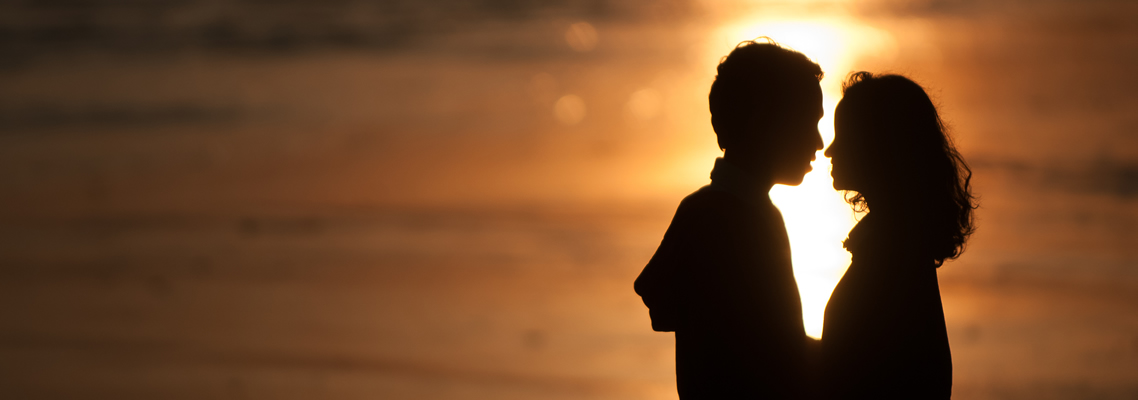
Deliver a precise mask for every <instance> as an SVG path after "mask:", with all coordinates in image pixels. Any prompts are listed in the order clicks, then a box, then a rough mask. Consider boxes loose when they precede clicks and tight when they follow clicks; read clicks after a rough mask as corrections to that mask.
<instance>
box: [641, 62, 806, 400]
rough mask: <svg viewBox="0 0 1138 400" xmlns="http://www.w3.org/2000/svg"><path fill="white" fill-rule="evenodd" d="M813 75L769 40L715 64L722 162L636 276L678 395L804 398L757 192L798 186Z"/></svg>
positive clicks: (774, 228)
mask: <svg viewBox="0 0 1138 400" xmlns="http://www.w3.org/2000/svg"><path fill="white" fill-rule="evenodd" d="M821 78H822V70H821V68H820V67H819V66H818V64H815V63H814V62H811V61H810V60H809V59H807V58H806V56H804V55H802V54H801V53H798V52H795V51H791V50H788V49H784V48H781V47H779V46H778V45H777V44H768V43H757V42H744V43H743V44H741V45H740V46H739V47H737V48H736V49H735V50H734V51H732V52H731V54H730V55H728V56H727V58H726V59H724V60H723V61H722V62H721V63H720V64H719V67H718V76H716V78H715V82H714V83H713V84H712V85H711V94H710V95H709V96H708V100H709V102H710V105H711V124H712V127H713V128H714V129H715V133H716V136H717V137H718V140H719V147H720V148H722V149H723V150H724V153H723V157H722V158H719V159H716V160H715V168H714V169H713V170H712V171H711V184H710V185H708V186H704V187H703V188H701V189H699V190H698V191H696V192H695V193H692V194H691V195H689V196H688V197H687V198H685V199H684V200H683V201H682V202H681V203H680V206H679V209H678V210H676V215H675V217H673V219H672V224H671V226H669V227H668V231H667V233H665V234H664V239H663V241H662V242H661V243H660V248H659V249H657V250H656V254H655V255H654V256H653V257H652V260H651V261H649V262H648V265H647V266H646V267H644V271H643V272H641V274H640V277H638V278H637V279H636V293H637V294H639V295H640V296H641V297H643V299H644V304H645V305H647V306H648V310H649V315H650V316H651V318H652V328H653V329H654V330H657V331H665V332H666V331H675V332H676V381H677V387H678V390H679V394H680V398H681V399H684V400H692V399H743V398H746V399H797V398H802V397H804V394H803V393H804V392H805V390H806V388H805V387H804V378H803V376H804V364H805V362H806V361H805V359H806V354H805V353H806V346H807V340H808V338H807V337H806V334H805V332H804V330H803V327H802V305H801V300H800V299H799V297H798V286H797V284H796V283H795V280H794V273H793V271H792V269H791V261H790V243H789V242H788V241H787V236H786V228H785V226H784V225H783V220H782V214H780V213H779V211H778V209H777V208H775V206H774V205H773V204H772V203H771V200H770V197H769V196H768V194H767V192H769V191H770V189H771V187H773V186H774V184H776V183H778V184H788V185H797V184H799V183H801V182H802V178H803V176H804V175H805V174H806V173H807V172H809V171H810V161H812V160H813V159H814V154H815V152H816V151H817V150H820V149H822V138H821V136H819V134H818V120H819V119H821V117H822V112H823V110H822V91H821V89H820V87H819V85H818V81H819V80H820V79H821Z"/></svg>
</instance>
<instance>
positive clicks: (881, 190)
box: [822, 72, 975, 399]
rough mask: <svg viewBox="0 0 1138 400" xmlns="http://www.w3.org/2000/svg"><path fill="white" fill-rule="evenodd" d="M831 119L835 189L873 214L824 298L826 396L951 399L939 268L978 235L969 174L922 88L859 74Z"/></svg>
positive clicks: (852, 237)
mask: <svg viewBox="0 0 1138 400" xmlns="http://www.w3.org/2000/svg"><path fill="white" fill-rule="evenodd" d="M843 91H844V97H843V98H842V101H841V102H840V103H838V107H837V110H836V112H835V114H834V128H835V137H834V142H833V143H832V144H831V145H830V147H829V148H828V149H827V150H826V156H827V157H830V158H831V159H832V162H833V170H832V175H833V177H834V188H835V189H838V190H847V191H849V192H848V194H847V200H849V202H850V203H851V204H852V205H853V206H854V207H856V208H860V209H862V210H866V209H868V211H869V214H867V215H866V216H865V217H864V218H862V220H861V221H860V222H859V223H858V224H857V226H856V227H854V229H853V230H852V231H850V234H849V238H848V239H846V241H845V246H846V249H848V250H849V251H850V253H851V254H852V255H853V261H852V263H851V264H850V268H849V270H847V271H846V274H845V276H843V277H842V280H841V282H839V283H838V286H837V287H836V288H835V289H834V292H833V294H832V295H831V296H830V302H829V304H827V305H826V316H825V324H824V330H823V333H822V365H823V368H822V377H823V382H824V383H825V385H826V387H827V388H828V389H827V398H828V399H947V398H949V397H950V395H951V393H952V357H951V354H950V352H949V345H948V336H947V334H946V332H945V325H944V311H943V310H942V308H941V301H940V289H939V287H938V285H937V275H936V271H937V268H938V267H940V265H941V264H942V263H943V262H944V260H945V259H949V258H955V257H957V256H959V255H960V252H961V250H962V248H963V245H964V241H965V240H966V239H967V237H968V235H970V234H971V233H972V231H973V225H972V210H973V209H974V208H975V206H974V203H973V198H972V195H971V193H970V187H969V181H970V179H971V176H972V173H971V171H970V170H969V169H968V166H967V165H966V164H965V163H964V159H963V158H962V157H961V156H960V154H959V153H957V151H956V149H955V148H954V147H953V145H952V142H951V140H950V139H949V137H948V136H947V134H946V133H945V128H944V124H943V123H942V122H941V120H940V117H939V115H938V114H937V111H936V107H935V106H933V103H932V101H930V100H929V97H928V95H927V94H925V91H924V89H922V88H921V87H920V86H919V85H917V84H916V83H913V81H911V80H909V79H907V78H905V77H902V76H898V75H881V76H875V75H873V74H870V73H867V72H858V73H855V74H853V75H851V76H850V78H849V79H848V80H847V81H846V82H845V84H844V85H843Z"/></svg>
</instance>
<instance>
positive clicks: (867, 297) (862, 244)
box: [821, 214, 952, 399]
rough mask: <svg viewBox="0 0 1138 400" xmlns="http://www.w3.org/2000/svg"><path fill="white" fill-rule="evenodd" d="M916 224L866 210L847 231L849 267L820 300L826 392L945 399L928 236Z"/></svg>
mask: <svg viewBox="0 0 1138 400" xmlns="http://www.w3.org/2000/svg"><path fill="white" fill-rule="evenodd" d="M913 225H914V224H912V223H908V222H907V221H905V220H903V219H900V218H893V219H891V218H887V217H884V216H879V215H872V214H870V215H866V216H865V218H863V219H862V221H861V222H860V223H858V224H857V226H856V227H854V229H853V230H851V231H850V234H849V238H848V239H846V242H845V245H846V249H847V250H849V251H850V253H851V254H852V256H853V261H852V262H851V263H850V267H849V269H848V270H847V271H846V273H845V275H844V276H843V277H842V280H841V281H840V282H839V283H838V285H837V287H835V288H834V292H833V294H832V295H831V296H830V301H829V303H828V304H827V305H826V315H825V324H824V329H823V332H822V382H821V385H823V386H824V387H826V388H827V392H828V396H827V397H826V398H828V399H947V398H949V397H950V395H951V393H952V356H951V354H950V352H949V346H948V335H947V333H946V330H945V324H944V310H943V309H942V307H941V301H940V289H939V287H938V284H937V276H936V266H935V264H934V261H933V259H932V258H931V257H926V256H922V254H929V252H927V251H920V249H921V248H923V247H927V246H928V244H929V243H930V241H929V240H926V239H925V238H926V237H927V235H922V232H921V230H920V229H917V228H913V227H912V226H913Z"/></svg>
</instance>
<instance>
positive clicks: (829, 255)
mask: <svg viewBox="0 0 1138 400" xmlns="http://www.w3.org/2000/svg"><path fill="white" fill-rule="evenodd" d="M760 36H766V37H769V38H771V39H772V40H774V41H776V42H778V43H779V44H780V45H782V46H784V47H789V48H792V49H795V50H797V51H800V52H802V53H803V54H805V55H806V56H807V57H810V58H811V59H813V60H814V61H815V62H817V63H818V64H819V65H821V66H822V70H823V71H824V72H825V74H826V77H825V79H823V80H822V83H821V85H822V96H823V106H824V107H825V110H826V115H825V116H824V117H823V118H822V120H821V121H819V123H818V128H819V131H820V132H821V134H822V140H823V142H824V143H826V144H827V145H829V143H830V142H832V141H833V139H834V120H833V111H834V107H835V106H837V103H838V100H840V99H841V81H842V80H843V79H844V78H845V76H846V74H848V73H849V72H851V70H852V69H853V67H854V63H855V62H857V60H858V59H859V58H860V57H863V56H867V55H876V56H885V57H889V56H891V53H892V52H895V45H894V42H893V39H892V37H890V36H889V35H888V34H887V33H885V32H882V31H879V30H876V29H873V28H870V27H867V26H864V25H858V24H856V23H855V22H853V21H852V20H849V19H816V20H799V19H789V18H783V19H765V20H764V19H752V20H749V21H747V22H744V23H739V24H733V25H729V26H726V27H724V28H723V29H720V30H719V31H717V32H716V33H715V37H714V38H713V40H714V44H713V45H712V46H709V49H708V50H709V51H712V52H714V53H715V54H716V56H714V57H713V58H712V59H718V57H721V56H722V55H725V54H727V53H728V52H730V50H731V49H732V48H733V47H734V46H735V45H736V44H738V43H739V42H741V41H744V40H749V39H754V38H757V37H760ZM822 153H823V152H822V151H819V152H818V154H817V160H816V161H814V162H813V163H812V164H811V165H812V166H813V167H814V170H813V171H812V172H810V173H809V174H807V175H806V178H805V180H804V181H803V182H802V184H801V185H799V186H796V187H791V186H782V185H778V186H775V187H774V189H772V190H771V192H770V195H771V200H772V201H774V203H775V204H776V205H777V206H778V208H779V209H780V210H781V211H782V214H783V218H784V219H785V220H786V229H787V234H788V235H789V236H790V243H791V250H792V252H793V260H794V276H795V279H796V280H797V281H798V290H799V292H800V294H801V297H802V314H803V320H804V323H805V327H806V333H807V334H808V335H810V336H813V337H816V338H818V337H821V336H822V320H823V316H824V312H825V308H826V302H827V301H828V300H829V298H830V293H831V292H833V290H834V286H835V285H837V283H838V280H840V279H841V277H842V274H843V273H845V270H846V268H847V267H848V266H849V261H850V256H849V253H847V252H846V251H845V249H844V248H842V240H843V239H845V237H846V234H847V233H848V232H849V230H850V228H852V227H853V225H854V224H855V223H856V221H857V220H856V218H857V215H855V214H854V212H853V211H851V210H850V207H849V205H847V204H846V203H845V201H844V199H843V195H842V193H839V192H837V191H835V190H834V189H833V180H832V179H831V178H830V160H829V159H828V158H826V157H824V156H823V155H822Z"/></svg>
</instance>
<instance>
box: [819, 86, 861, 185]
mask: <svg viewBox="0 0 1138 400" xmlns="http://www.w3.org/2000/svg"><path fill="white" fill-rule="evenodd" d="M848 105H849V104H848V102H846V101H845V100H842V101H841V102H838V107H837V108H836V110H835V112H834V141H833V142H831V143H830V146H829V147H827V148H826V152H825V153H824V154H825V155H826V157H829V158H830V176H831V177H833V178H834V189H835V190H853V191H858V192H862V193H864V191H865V189H866V187H865V185H864V182H865V169H866V166H867V165H866V161H868V160H865V159H864V158H865V155H864V153H865V152H864V151H861V150H860V149H858V147H859V144H861V143H864V142H865V140H864V138H863V136H864V132H862V131H863V130H864V129H861V128H860V127H859V126H858V125H860V124H856V123H855V122H856V118H854V116H853V115H851V113H850V110H849V107H848ZM843 106H845V107H843Z"/></svg>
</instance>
